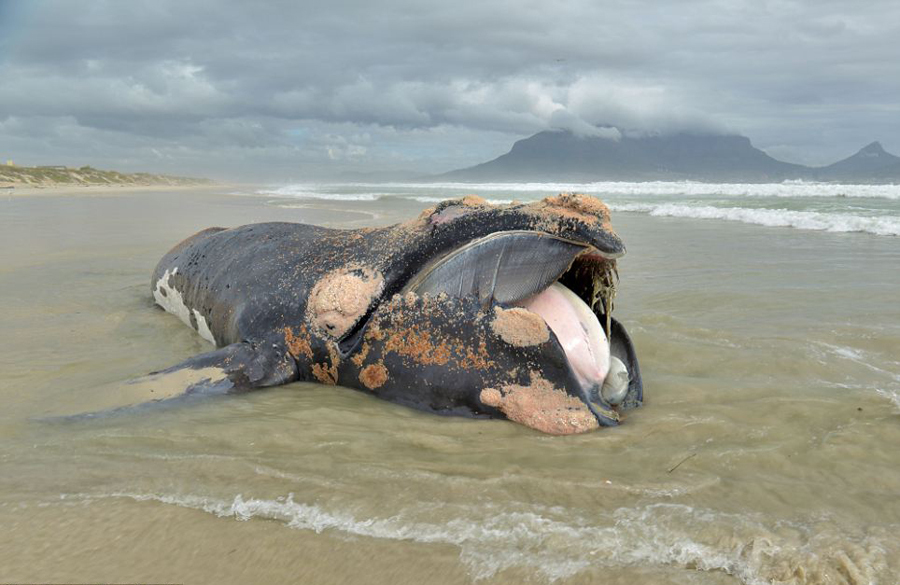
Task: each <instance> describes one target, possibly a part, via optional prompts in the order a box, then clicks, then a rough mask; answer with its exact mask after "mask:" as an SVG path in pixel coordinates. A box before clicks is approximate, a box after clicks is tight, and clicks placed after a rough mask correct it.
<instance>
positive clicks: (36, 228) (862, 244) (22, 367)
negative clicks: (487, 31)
mask: <svg viewBox="0 0 900 585" xmlns="http://www.w3.org/2000/svg"><path fill="white" fill-rule="evenodd" d="M3 195H4V194H3V193H0V308H2V311H0V330H2V331H3V333H4V334H3V336H2V337H0V400H2V402H3V405H4V408H3V409H2V411H0V437H2V442H0V467H2V470H3V473H2V474H0V525H2V526H4V527H5V528H7V529H6V530H4V531H0V581H4V582H16V581H23V582H42V581H44V582H46V581H50V582H54V581H55V582H91V581H98V582H141V581H154V582H184V583H272V582H316V583H349V582H366V583H422V582H429V583H465V582H471V581H473V580H475V579H483V581H482V582H486V583H519V582H522V581H524V580H533V581H535V582H550V581H554V580H556V581H557V582H572V583H591V582H604V583H634V582H652V583H673V584H674V583H704V584H706V583H711V584H719V583H722V584H726V583H768V582H784V583H870V582H872V583H887V584H892V583H894V582H896V576H897V575H898V574H900V542H898V538H897V534H898V529H900V498H898V497H897V494H898V493H900V450H898V449H897V448H896V446H897V445H898V444H900V414H898V413H900V362H898V359H900V358H898V348H900V306H898V304H897V291H898V290H900V271H898V270H897V268H896V267H897V266H900V246H898V245H897V242H896V240H894V239H891V238H879V237H876V236H871V235H868V234H831V233H822V232H804V231H801V230H796V231H785V230H778V229H773V228H762V227H759V226H747V225H736V224H733V223H725V222H703V221H698V220H690V219H678V218H657V217H648V216H639V215H633V214H627V213H619V214H614V216H613V224H614V226H616V227H617V229H618V230H619V232H620V233H621V234H622V236H623V238H624V240H625V242H626V244H627V245H628V249H629V253H628V255H627V256H626V257H625V259H624V260H623V261H622V262H621V264H620V273H621V276H622V283H621V289H620V293H619V297H618V298H617V307H618V309H617V311H618V312H619V318H620V320H622V321H623V322H624V323H625V324H626V325H627V326H628V328H629V330H630V331H631V333H632V335H633V337H634V338H635V344H636V346H637V348H638V351H639V355H640V359H641V363H642V367H643V373H644V378H645V387H646V393H647V403H646V404H645V406H644V407H642V408H641V409H638V410H637V411H634V412H633V413H632V414H631V415H630V416H629V417H628V419H627V420H626V421H625V422H624V424H623V425H622V426H620V427H618V428H615V429H601V430H600V431H597V432H595V433H589V434H586V435H581V436H575V437H548V436H545V435H541V434H538V433H536V432H534V431H530V430H528V429H526V428H523V427H520V426H518V425H515V424H512V423H508V422H503V421H471V420H465V419H458V418H441V417H436V416H432V415H428V414H424V413H420V412H416V411H412V410H409V409H406V408H403V407H400V406H397V405H393V404H389V403H384V402H381V401H378V400H375V399H373V398H371V397H369V396H366V395H365V394H363V393H360V392H356V391H352V390H349V389H344V388H331V387H324V386H318V385H313V384H291V385H288V386H284V387H281V388H275V389H271V390H267V391H260V392H256V393H251V394H246V395H241V396H228V397H219V398H214V399H209V400H203V401H196V402H192V403H186V404H179V405H177V406H175V407H169V408H154V407H149V408H147V409H143V410H139V411H136V412H130V413H127V414H120V415H115V416H109V417H102V418H93V419H81V420H55V419H53V418H48V417H53V416H54V415H59V414H66V413H73V412H85V411H92V410H97V409H101V408H106V407H108V406H110V405H112V404H116V403H119V402H121V401H122V400H125V399H127V396H125V395H124V394H123V393H127V392H128V390H127V389H126V388H125V387H124V386H123V385H122V381H124V380H128V379H131V378H134V377H136V376H140V375H142V374H145V373H146V372H150V371H153V370H157V369H160V368H163V367H166V366H168V365H172V364H175V363H177V362H179V361H181V360H183V359H185V358H186V357H189V356H190V355H193V354H196V353H199V352H203V351H208V350H209V349H211V346H210V345H209V344H208V343H206V342H205V341H203V340H202V339H201V338H199V337H198V336H197V335H196V334H195V333H194V332H193V331H191V330H190V329H188V328H187V327H185V326H184V325H183V324H181V322H180V321H178V320H177V319H176V318H174V317H172V316H170V315H166V314H165V313H163V312H161V311H160V310H158V309H157V308H156V307H154V306H153V302H152V299H151V297H150V294H149V279H150V273H151V271H152V269H153V266H154V265H155V264H156V262H157V261H158V259H159V258H160V257H161V256H162V255H163V254H164V253H165V252H166V251H167V250H168V249H169V248H170V247H171V246H172V245H173V244H174V243H175V242H177V241H179V240H180V239H182V238H183V237H185V236H186V235H188V234H190V233H193V232H194V231H197V230H199V229H202V228H205V227H209V226H212V225H222V226H233V225H240V224H243V223H249V222H254V221H270V220H287V221H305V222H310V223H318V224H323V225H329V226H348V227H359V226H363V225H374V224H385V223H391V222H393V221H396V220H398V219H401V218H404V217H408V216H409V215H411V214H414V213H417V212H418V211H419V210H420V209H421V208H423V207H425V205H426V204H424V203H423V204H417V203H414V202H410V201H396V202H391V201H387V202H386V201H373V202H359V201H353V202H335V201H332V202H320V203H298V202H297V201H288V200H283V199H279V198H276V197H242V196H235V195H226V194H220V193H218V192H217V190H215V189H213V190H193V189H192V190H175V191H170V190H166V191H158V190H155V191H146V192H141V193H134V194H133V196H121V195H118V194H115V193H112V192H110V193H99V194H98V193H91V196H89V197H86V196H79V195H77V194H76V195H75V196H72V195H71V194H69V195H66V196H53V195H51V196H42V197H4V196H3Z"/></svg>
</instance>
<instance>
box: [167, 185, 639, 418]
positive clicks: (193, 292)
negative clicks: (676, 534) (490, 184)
mask: <svg viewBox="0 0 900 585" xmlns="http://www.w3.org/2000/svg"><path fill="white" fill-rule="evenodd" d="M623 253H624V246H623V245H622V242H621V241H620V239H619V238H618V236H617V235H616V234H615V232H613V231H612V228H611V227H610V224H609V214H608V210H607V209H606V207H605V206H604V205H603V204H602V203H600V202H599V201H598V200H596V199H593V198H590V197H587V196H583V195H560V196H558V197H551V198H547V199H545V200H543V201H541V202H537V203H532V204H528V205H525V204H513V205H507V206H494V205H489V204H487V203H486V202H484V201H483V200H481V199H479V198H475V197H467V198H465V199H461V200H452V201H446V202H444V203H442V204H440V205H438V206H437V207H435V208H432V209H429V210H426V211H425V212H423V213H422V214H421V215H420V216H419V217H418V218H416V219H414V220H411V221H409V222H406V223H403V224H398V225H394V226H389V227H386V228H373V229H362V230H339V229H329V228H324V227H317V226H311V225H305V224H297V223H282V222H276V223H262V224H252V225H245V226H240V227H236V228H231V229H223V228H210V229H207V230H204V231H202V232H199V233H197V234H195V235H193V236H191V237H190V238H188V239H186V240H184V241H183V242H181V243H179V244H178V245H176V246H175V247H174V248H173V249H172V250H171V251H170V252H168V253H167V254H166V255H165V256H164V257H163V258H162V260H161V261H160V262H159V264H158V266H157V267H156V269H155V270H154V273H153V277H152V280H151V289H152V294H153V297H154V299H155V301H156V303H157V304H158V305H160V306H161V307H163V308H164V309H166V310H167V311H168V312H170V313H173V314H175V315H177V316H178V317H179V318H180V319H181V320H182V321H184V322H185V323H186V324H187V325H189V326H190V327H192V328H193V329H195V330H196V331H197V332H198V333H199V334H200V335H201V336H202V337H204V338H205V339H207V340H208V341H210V342H212V343H214V344H215V345H216V346H217V347H218V348H219V349H216V350H215V351H212V352H210V353H207V354H203V355H200V356H196V357H194V358H191V359H189V360H187V361H186V362H184V363H182V364H179V365H178V366H175V367H173V368H169V369H168V370H164V371H163V372H160V373H158V374H157V375H166V374H171V373H175V372H182V371H184V370H186V369H188V370H195V371H202V372H203V373H204V377H203V378H202V379H201V380H200V381H198V382H196V383H194V384H192V385H191V386H190V387H188V388H187V389H186V391H187V392H189V393H200V392H229V391H241V390H249V389H253V388H260V387H266V386H273V385H278V384H284V383H287V382H292V381H296V380H308V381H317V382H321V383H323V384H340V385H343V386H349V387H353V388H357V389H359V390H362V391H364V392H368V393H371V394H374V395H375V396H378V397H381V398H384V399H387V400H391V401H394V402H398V403H401V404H406V405H409V406H412V407H415V408H419V409H423V410H428V411H432V412H436V413H439V414H458V415H467V416H476V417H477V416H483V417H495V418H509V419H511V420H514V421H516V422H520V423H522V424H525V425H527V426H530V427H532V428H535V429H538V430H541V431H544V432H549V433H553V434H571V433H577V432H584V431H587V430H590V429H593V428H596V427H598V426H601V425H602V426H610V425H615V424H617V423H618V420H619V418H620V412H621V410H622V409H624V408H629V407H633V406H637V405H639V404H640V403H641V401H642V398H643V396H642V385H641V378H640V371H639V369H638V363H637V358H636V355H635V352H634V348H633V346H632V344H631V341H630V339H629V338H628V335H627V333H625V330H624V328H623V327H622V326H621V324H619V323H618V322H617V321H616V320H615V319H612V318H611V316H610V315H609V313H610V310H608V308H609V309H611V307H612V304H611V300H612V293H613V292H614V278H613V274H614V273H615V259H616V258H618V257H619V256H621V255H622V254H623ZM559 283H562V284H565V285H566V287H562V285H561V284H559ZM558 289H559V290H563V291H567V290H571V291H572V292H573V293H574V294H572V293H565V295H569V296H567V297H566V298H569V300H570V301H571V302H572V303H574V304H573V305H571V306H570V305H566V306H565V307H562V309H560V311H556V309H557V307H558V306H559V303H560V302H562V301H558V300H557V301H554V299H556V298H557V297H559V293H554V292H553V291H556V290H558ZM554 294H556V295H557V296H556V297H554V296H553V295H554ZM565 295H563V296H565ZM559 298H562V297H559ZM579 298H580V299H582V300H583V302H582V301H579ZM554 303H556V304H554ZM579 303H580V304H579ZM529 306H531V307H532V309H533V310H529V308H528V307H529ZM557 313H559V314H560V315H562V314H566V315H568V314H571V315H575V317H559V318H558V320H562V321H564V320H565V319H569V321H567V322H564V323H563V324H562V325H559V324H555V323H553V322H552V321H553V320H554V318H556V315H557ZM542 315H543V316H542ZM572 319H575V321H572ZM579 319H580V320H581V321H578V320H579ZM592 319H593V321H592ZM592 322H593V323H594V324H593V325H592V324H591V323H592ZM548 323H550V326H548ZM597 323H600V324H602V325H603V326H604V329H598V325H597ZM604 330H605V331H606V334H605V335H604V334H603V331H604ZM564 331H565V332H566V333H564ZM568 331H571V332H572V333H571V335H572V336H575V339H574V341H573V340H572V339H570V338H569V337H570V333H567V332H568ZM589 331H590V332H592V333H591V334H590V335H589V334H588V332H589ZM597 331H599V332H600V337H603V339H597V337H598V335H597ZM557 333H558V335H557ZM579 335H582V336H584V339H582V340H580V341H581V343H578V342H579V339H577V337H578V336H579ZM606 337H608V338H609V339H608V340H607V339H606ZM564 345H565V346H566V347H569V349H566V347H564ZM604 347H605V348H606V349H605V350H604V349H603V348H604ZM572 348H575V349H572ZM604 351H605V352H606V353H605V356H606V357H605V358H604V357H603V355H600V354H603V352H604ZM567 352H568V353H567ZM576 352H581V353H578V354H576ZM595 354H596V355H595ZM603 359H605V360H606V366H603V363H604V362H603ZM611 359H612V360H613V361H615V360H616V359H618V360H620V361H619V363H620V364H622V365H623V368H624V369H625V370H626V371H627V377H626V378H624V380H625V382H624V385H623V386H622V392H621V397H620V398H619V399H617V401H616V404H615V405H614V404H611V403H609V402H608V401H607V400H606V399H604V395H605V392H601V391H600V390H601V385H602V383H603V379H602V377H603V376H605V375H606V371H608V368H609V360H611ZM592 360H594V361H592ZM595 362H596V364H599V365H597V367H595ZM585 364H586V365H585ZM604 367H605V368H606V370H604V369H603V368H604ZM598 372H599V373H598ZM620 373H621V372H620ZM603 389H604V391H605V390H606V387H603Z"/></svg>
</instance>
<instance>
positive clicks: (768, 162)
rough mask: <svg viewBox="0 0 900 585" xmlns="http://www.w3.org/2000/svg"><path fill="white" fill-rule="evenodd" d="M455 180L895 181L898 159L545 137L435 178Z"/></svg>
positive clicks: (719, 143)
mask: <svg viewBox="0 0 900 585" xmlns="http://www.w3.org/2000/svg"><path fill="white" fill-rule="evenodd" d="M440 179H442V180H453V181H464V182H465V181H568V182H571V181H649V180H670V181H671V180H696V181H720V182H780V181H784V180H789V179H807V180H830V181H853V182H886V181H892V180H900V158H898V157H895V156H894V155H891V154H888V153H887V152H885V151H884V150H883V149H882V148H881V145H879V144H878V143H877V142H876V143H873V144H871V145H869V146H867V147H866V148H864V149H862V150H861V151H860V152H858V153H857V154H855V155H853V156H852V157H850V158H848V159H845V160H843V161H840V162H838V163H835V164H833V165H830V166H828V167H822V168H813V167H807V166H803V165H797V164H791V163H786V162H783V161H779V160H776V159H774V158H772V157H771V156H769V155H768V154H766V153H765V152H763V151H762V150H760V149H758V148H756V147H754V146H753V145H752V144H751V143H750V139H749V138H747V137H745V136H738V135H715V134H694V133H686V132H683V133H678V134H671V135H647V136H628V135H622V136H621V138H619V139H618V140H613V139H611V138H605V137H591V136H577V135H575V134H573V133H571V132H568V131H545V132H539V133H538V134H535V135H534V136H531V137H529V138H525V139H523V140H519V141H517V142H516V143H515V144H513V146H512V149H511V150H510V151H509V152H508V153H506V154H504V155H502V156H499V157H497V158H495V159H494V160H492V161H488V162H485V163H482V164H480V165H476V166H474V167H469V168H466V169H460V170H457V171H451V172H449V173H446V174H444V175H441V177H440Z"/></svg>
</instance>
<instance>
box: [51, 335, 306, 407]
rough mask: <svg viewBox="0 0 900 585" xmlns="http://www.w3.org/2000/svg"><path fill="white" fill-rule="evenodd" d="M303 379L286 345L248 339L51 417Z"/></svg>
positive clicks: (117, 386)
mask: <svg viewBox="0 0 900 585" xmlns="http://www.w3.org/2000/svg"><path fill="white" fill-rule="evenodd" d="M297 379H298V374H297V363H296V362H295V361H294V359H293V358H292V357H291V356H290V354H289V353H288V352H287V349H286V348H285V347H284V346H283V345H279V344H277V343H271V342H268V343H254V342H250V341H244V342H240V343H232V344H231V345H228V346H225V347H223V348H220V349H217V350H215V351H211V352H208V353H204V354H200V355H197V356H194V357H192V358H190V359H188V360H185V361H183V362H181V363H180V364H178V365H175V366H172V367H170V368H166V369H164V370H160V371H157V372H152V373H150V374H147V375H146V376H141V377H139V378H134V379H131V380H128V381H125V382H117V383H114V384H109V385H108V387H107V388H104V390H105V391H104V392H103V393H102V395H103V398H104V399H103V400H102V401H101V402H99V403H95V404H93V405H92V409H91V410H90V411H89V412H82V413H79V414H74V415H73V414H69V415H61V416H59V415H57V416H52V417H49V418H50V419H51V420H52V419H62V420H66V419H73V418H74V419H80V418H96V417H103V416H109V415H112V414H117V413H123V412H129V411H133V410H134V409H136V408H144V407H146V406H147V405H148V404H159V403H162V402H167V403H168V401H174V400H178V399H181V398H189V397H191V396H210V395H216V394H227V393H232V392H244V391H248V390H253V389H256V388H264V387H267V386H277V385H279V384H286V383H288V382H293V381H295V380H297Z"/></svg>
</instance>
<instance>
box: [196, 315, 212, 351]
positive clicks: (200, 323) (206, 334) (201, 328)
mask: <svg viewBox="0 0 900 585" xmlns="http://www.w3.org/2000/svg"><path fill="white" fill-rule="evenodd" d="M194 318H195V319H197V333H199V334H200V337H202V338H203V339H205V340H206V341H208V342H210V343H213V344H215V342H216V340H215V338H214V337H213V334H212V331H210V330H209V325H208V324H207V323H206V318H205V317H204V316H203V315H201V314H200V311H198V310H197V309H194Z"/></svg>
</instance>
